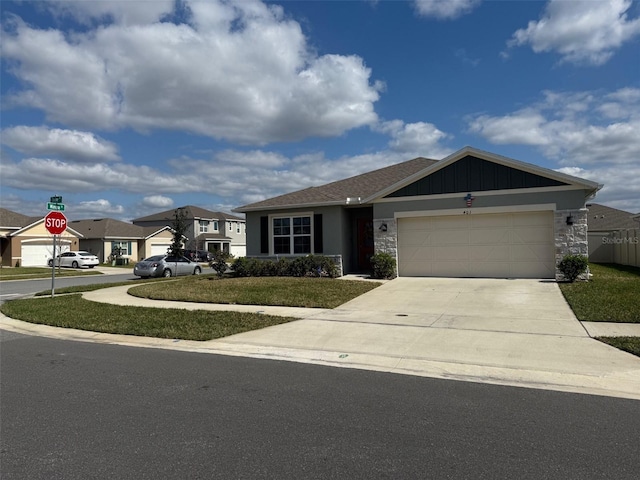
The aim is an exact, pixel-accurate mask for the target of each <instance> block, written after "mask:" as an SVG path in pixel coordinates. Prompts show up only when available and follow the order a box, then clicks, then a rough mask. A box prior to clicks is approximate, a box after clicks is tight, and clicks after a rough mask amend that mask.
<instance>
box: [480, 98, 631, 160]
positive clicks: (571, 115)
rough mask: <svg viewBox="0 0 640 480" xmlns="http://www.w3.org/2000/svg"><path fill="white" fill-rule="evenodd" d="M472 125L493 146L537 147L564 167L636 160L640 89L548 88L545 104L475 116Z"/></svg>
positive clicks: (543, 101)
mask: <svg viewBox="0 0 640 480" xmlns="http://www.w3.org/2000/svg"><path fill="white" fill-rule="evenodd" d="M612 119H614V120H615V121H612ZM469 129H470V131H471V132H473V133H478V134H480V135H481V136H483V137H484V138H486V139H487V140H489V141H490V142H492V143H495V144H514V145H515V144H521V145H522V144H524V145H531V146H534V147H538V148H539V149H541V150H542V151H543V152H544V154H545V155H547V156H549V157H550V158H552V159H555V160H558V161H559V162H560V163H561V164H563V165H570V164H573V163H576V162H577V163H579V164H581V165H588V164H598V163H602V162H604V163H609V164H615V165H622V164H629V163H634V162H635V163H637V162H638V158H640V135H638V132H639V131H640V89H632V88H625V89H621V90H618V91H616V92H611V93H607V94H597V93H593V92H579V93H569V94H566V93H565V94H563V93H557V92H545V97H544V99H543V100H542V101H541V102H539V103H538V104H535V105H532V106H529V107H526V108H523V109H522V110H519V111H516V112H514V113H509V114H506V115H503V116H489V115H478V116H476V117H474V118H471V119H470V120H469Z"/></svg>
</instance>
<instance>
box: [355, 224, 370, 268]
mask: <svg viewBox="0 0 640 480" xmlns="http://www.w3.org/2000/svg"><path fill="white" fill-rule="evenodd" d="M357 242H358V243H357V250H358V270H360V271H363V272H364V271H368V270H370V269H371V262H370V258H371V256H372V255H373V220H372V219H370V218H359V219H358V232H357Z"/></svg>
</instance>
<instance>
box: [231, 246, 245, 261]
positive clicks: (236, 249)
mask: <svg viewBox="0 0 640 480" xmlns="http://www.w3.org/2000/svg"><path fill="white" fill-rule="evenodd" d="M229 253H230V254H231V255H233V256H234V257H236V258H238V257H245V256H246V255H247V246H246V245H231V246H230V247H229Z"/></svg>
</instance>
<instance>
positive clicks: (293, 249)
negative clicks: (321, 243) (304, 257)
mask: <svg viewBox="0 0 640 480" xmlns="http://www.w3.org/2000/svg"><path fill="white" fill-rule="evenodd" d="M273 253H274V254H276V255H277V254H281V255H286V254H291V253H293V254H306V253H311V217H308V216H307V217H281V218H274V219H273Z"/></svg>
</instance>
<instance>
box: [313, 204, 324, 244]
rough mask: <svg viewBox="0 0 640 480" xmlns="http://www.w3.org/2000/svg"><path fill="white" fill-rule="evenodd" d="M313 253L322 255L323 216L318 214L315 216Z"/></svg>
mask: <svg viewBox="0 0 640 480" xmlns="http://www.w3.org/2000/svg"><path fill="white" fill-rule="evenodd" d="M313 250H314V252H313V253H322V252H323V251H324V249H323V246H322V214H321V213H318V214H316V215H314V216H313Z"/></svg>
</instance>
